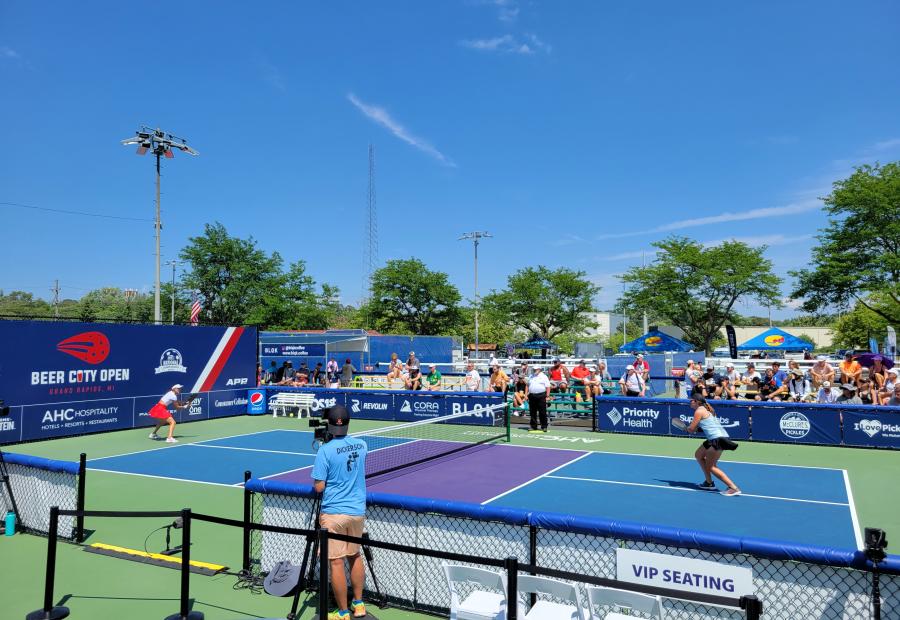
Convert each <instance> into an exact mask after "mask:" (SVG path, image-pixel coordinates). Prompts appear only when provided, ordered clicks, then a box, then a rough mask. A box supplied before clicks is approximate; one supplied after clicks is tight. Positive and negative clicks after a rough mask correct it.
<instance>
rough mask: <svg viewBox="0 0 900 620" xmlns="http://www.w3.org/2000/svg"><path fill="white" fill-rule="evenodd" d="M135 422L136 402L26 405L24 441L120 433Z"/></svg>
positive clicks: (127, 399) (125, 399)
mask: <svg viewBox="0 0 900 620" xmlns="http://www.w3.org/2000/svg"><path fill="white" fill-rule="evenodd" d="M157 400H159V399H157ZM133 421H134V399H133V398H105V399H102V400H90V401H87V400H86V401H80V402H72V403H52V404H47V405H26V406H25V407H23V408H22V439H23V440H30V439H48V438H50V437H65V436H67V435H80V434H82V433H96V432H97V431H106V430H111V431H117V430H122V429H125V428H131V427H132V423H133Z"/></svg>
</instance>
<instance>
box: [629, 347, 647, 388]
mask: <svg viewBox="0 0 900 620" xmlns="http://www.w3.org/2000/svg"><path fill="white" fill-rule="evenodd" d="M631 365H632V366H634V371H635V372H636V373H638V374H639V375H641V377H642V378H643V379H644V382H645V383H646V382H647V380H648V379H649V378H650V364H648V363H647V362H646V361H644V355H643V354H642V353H635V354H634V361H633V362H632V363H631Z"/></svg>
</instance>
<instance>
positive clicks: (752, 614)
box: [741, 594, 762, 620]
mask: <svg viewBox="0 0 900 620" xmlns="http://www.w3.org/2000/svg"><path fill="white" fill-rule="evenodd" d="M741 609H743V610H745V611H746V612H747V620H760V618H762V601H760V600H759V599H758V598H756V596H754V595H752V594H749V595H746V596H742V597H741Z"/></svg>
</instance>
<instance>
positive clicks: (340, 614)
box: [328, 609, 350, 620]
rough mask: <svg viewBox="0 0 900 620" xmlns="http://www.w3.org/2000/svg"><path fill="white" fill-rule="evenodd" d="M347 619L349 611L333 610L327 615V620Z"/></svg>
mask: <svg viewBox="0 0 900 620" xmlns="http://www.w3.org/2000/svg"><path fill="white" fill-rule="evenodd" d="M348 618H350V610H349V609H335V610H334V611H333V612H331V613H330V614H328V620H347V619H348Z"/></svg>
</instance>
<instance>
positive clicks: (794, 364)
mask: <svg viewBox="0 0 900 620" xmlns="http://www.w3.org/2000/svg"><path fill="white" fill-rule="evenodd" d="M795 370H799V371H800V374H801V375H803V377H805V378H806V379H809V373H808V372H807V371H805V370H803V369H802V368H800V364H799V363H797V360H788V367H787V373H788V379H790V378H791V377H790V375H791V374H792V373H793V372H794V371H795Z"/></svg>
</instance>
